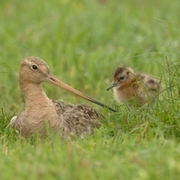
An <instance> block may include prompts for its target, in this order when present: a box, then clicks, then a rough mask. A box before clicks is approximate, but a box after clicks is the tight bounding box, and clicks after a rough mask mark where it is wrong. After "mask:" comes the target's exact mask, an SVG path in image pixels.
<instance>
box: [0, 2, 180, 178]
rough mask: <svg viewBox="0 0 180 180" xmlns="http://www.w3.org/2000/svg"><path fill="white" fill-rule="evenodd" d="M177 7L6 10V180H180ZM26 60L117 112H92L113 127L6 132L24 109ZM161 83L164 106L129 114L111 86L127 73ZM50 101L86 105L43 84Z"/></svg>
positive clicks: (2, 24) (2, 157)
mask: <svg viewBox="0 0 180 180" xmlns="http://www.w3.org/2000/svg"><path fill="white" fill-rule="evenodd" d="M178 5H179V1H178V0H174V1H173V2H172V1H170V0H167V1H163V0H159V1H155V0H151V1H144V0H136V1H133V0H129V1H125V0H122V1H121V2H120V1H116V0H113V1H108V0H106V1H100V0H99V1H96V0H92V1H88V0H82V1H78V0H74V1H70V0H51V1H49V2H44V1H42V0H38V1H34V0H32V1H28V2H26V1H24V2H20V1H17V0H14V1H11V0H6V1H5V0H2V1H1V6H0V17H1V21H0V49H1V50H0V74H1V76H0V82H1V85H0V93H1V96H0V108H1V111H0V140H1V144H0V164H1V167H0V174H1V179H12V178H14V177H16V178H17V179H123V180H124V179H125V180H126V179H127V180H129V179H132V180H141V179H142V180H150V179H155V180H156V179H157V180H159V179H164V180H166V179H167V180H169V179H172V180H176V179H177V180H178V179H179V178H180V165H179V162H180V156H179V153H180V145H179V140H180V121H179V120H180V112H179V109H180V103H179V102H180V98H179V97H178V91H179V89H180V85H179V80H180V79H179V77H180V60H179V59H180V54H179V48H180V44H179V39H180V35H179V27H178V25H179V17H180V11H179V9H178ZM27 56H39V57H41V58H43V59H44V60H46V61H47V62H48V64H49V66H50V67H51V70H52V72H53V73H54V74H55V75H56V76H58V77H60V78H61V79H62V80H63V81H65V82H67V83H68V84H70V85H72V86H73V87H75V88H77V89H79V90H81V91H83V92H85V93H87V94H89V95H91V96H93V97H95V98H96V99H98V100H100V101H102V102H106V104H108V105H111V106H113V107H114V108H116V109H117V110H118V112H117V113H111V112H109V111H108V110H105V109H103V108H101V107H97V106H96V105H92V104H90V105H91V106H93V107H94V108H96V109H97V110H98V111H100V112H101V113H103V114H105V116H106V117H107V123H106V124H104V125H103V126H102V127H101V128H100V129H99V130H97V131H95V133H94V135H92V136H89V137H86V138H85V139H84V140H80V139H75V140H74V141H68V142H63V141H61V140H60V139H59V137H56V136H54V135H52V134H49V135H48V137H47V138H45V139H38V138H37V137H31V138H26V139H25V138H23V137H19V136H18V135H16V134H15V133H14V132H13V131H12V130H11V129H7V128H6V126H7V124H8V122H9V121H10V119H11V118H12V116H13V115H15V114H18V113H19V112H20V111H21V110H22V109H23V98H22V96H21V92H20V89H19V87H18V69H19V64H20V62H21V60H22V59H23V58H25V57H27ZM121 64H126V65H129V66H131V67H133V68H135V69H136V70H139V71H142V72H147V73H150V74H153V75H154V76H156V77H159V78H160V79H161V80H162V82H163V84H164V91H163V92H162V93H161V95H162V98H161V101H157V103H155V104H154V106H151V107H150V108H148V109H147V108H146V107H141V108H138V109H132V110H129V109H128V108H127V107H126V106H125V105H119V104H118V103H116V102H115V101H114V99H113V98H112V93H111V92H106V91H105V89H106V87H107V86H108V85H109V84H110V83H111V80H112V72H113V71H114V69H115V68H116V67H117V66H119V65H121ZM43 86H44V89H45V90H46V93H47V94H48V96H49V97H50V98H51V99H63V100H64V101H65V102H71V103H87V104H89V103H88V102H85V101H84V100H81V99H79V98H76V97H74V96H71V95H70V94H69V93H66V92H64V91H63V90H59V89H57V88H56V87H51V86H50V85H46V84H44V85H43Z"/></svg>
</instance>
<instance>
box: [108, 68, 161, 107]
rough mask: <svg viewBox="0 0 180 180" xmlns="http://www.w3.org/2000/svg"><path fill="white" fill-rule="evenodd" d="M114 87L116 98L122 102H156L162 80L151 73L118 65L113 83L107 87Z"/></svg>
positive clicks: (141, 103)
mask: <svg viewBox="0 0 180 180" xmlns="http://www.w3.org/2000/svg"><path fill="white" fill-rule="evenodd" d="M112 88H113V93H114V97H115V99H116V100H117V101H118V102H120V103H125V102H127V101H130V100H133V102H135V103H137V104H139V105H143V104H145V103H150V102H154V100H155V97H156V95H157V94H158V92H159V90H160V82H159V81H158V80H156V79H154V78H152V77H151V76H150V75H147V74H143V73H138V72H135V71H134V70H133V69H132V68H130V67H126V66H121V67H118V68H117V69H116V70H115V72H114V75H113V83H112V84H111V85H110V86H109V87H108V88H107V90H110V89H112Z"/></svg>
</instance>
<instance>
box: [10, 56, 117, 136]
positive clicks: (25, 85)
mask: <svg viewBox="0 0 180 180" xmlns="http://www.w3.org/2000/svg"><path fill="white" fill-rule="evenodd" d="M42 82H47V83H50V84H53V85H55V86H58V87H60V88H62V89H65V90H66V91H69V92H71V93H73V94H75V95H76V96H79V97H81V98H84V99H86V100H88V101H90V102H92V103H95V104H98V105H100V106H103V107H106V108H108V109H110V110H112V111H115V110H114V109H112V108H110V107H108V106H107V105H105V104H103V103H101V102H99V101H97V100H96V99H94V98H91V97H90V96H88V95H86V94H84V93H82V92H80V91H78V90H76V89H74V88H73V87H71V86H69V85H67V84H66V83H64V82H63V81H61V80H59V79H58V78H57V77H55V76H54V75H53V74H52V73H51V71H50V69H49V66H48V65H47V63H46V62H45V61H44V60H42V59H40V58H38V57H28V58H26V59H24V60H23V61H22V63H21V66H20V71H19V85H20V88H21V91H22V94H23V96H24V100H25V109H24V111H23V112H21V113H20V114H19V115H18V116H15V117H13V118H12V120H11V121H10V124H9V125H10V126H12V127H14V128H15V129H16V130H18V131H19V133H20V134H22V135H23V136H30V135H32V134H37V135H38V136H40V137H41V136H43V135H45V132H46V128H47V127H48V128H50V129H51V130H53V131H56V132H57V133H59V134H60V136H61V137H63V138H70V137H71V136H76V135H78V136H80V137H83V136H84V135H85V134H91V133H92V132H93V130H94V128H99V127H100V125H101V118H102V116H101V115H100V114H98V112H97V111H96V110H94V109H93V108H91V107H89V106H87V105H82V104H80V105H72V104H66V103H64V102H62V101H53V100H51V99H49V98H48V96H47V95H46V94H45V92H44V91H43V89H42V87H41V83H42Z"/></svg>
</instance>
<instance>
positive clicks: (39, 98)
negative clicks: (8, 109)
mask: <svg viewBox="0 0 180 180" xmlns="http://www.w3.org/2000/svg"><path fill="white" fill-rule="evenodd" d="M19 83H20V88H21V91H22V93H23V96H24V100H25V104H26V107H32V106H34V107H35V106H36V105H39V104H47V103H49V102H51V100H50V99H49V98H48V97H47V95H46V94H45V92H44V91H43V89H42V87H41V85H40V84H34V83H29V82H28V83H26V82H21V81H20V82H19Z"/></svg>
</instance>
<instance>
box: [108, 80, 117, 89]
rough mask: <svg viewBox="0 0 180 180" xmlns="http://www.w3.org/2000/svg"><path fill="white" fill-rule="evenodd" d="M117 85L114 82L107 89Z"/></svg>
mask: <svg viewBox="0 0 180 180" xmlns="http://www.w3.org/2000/svg"><path fill="white" fill-rule="evenodd" d="M115 86H117V83H116V82H113V83H112V84H111V85H110V86H109V87H108V88H107V89H106V91H109V90H110V89H112V88H113V87H115Z"/></svg>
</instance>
